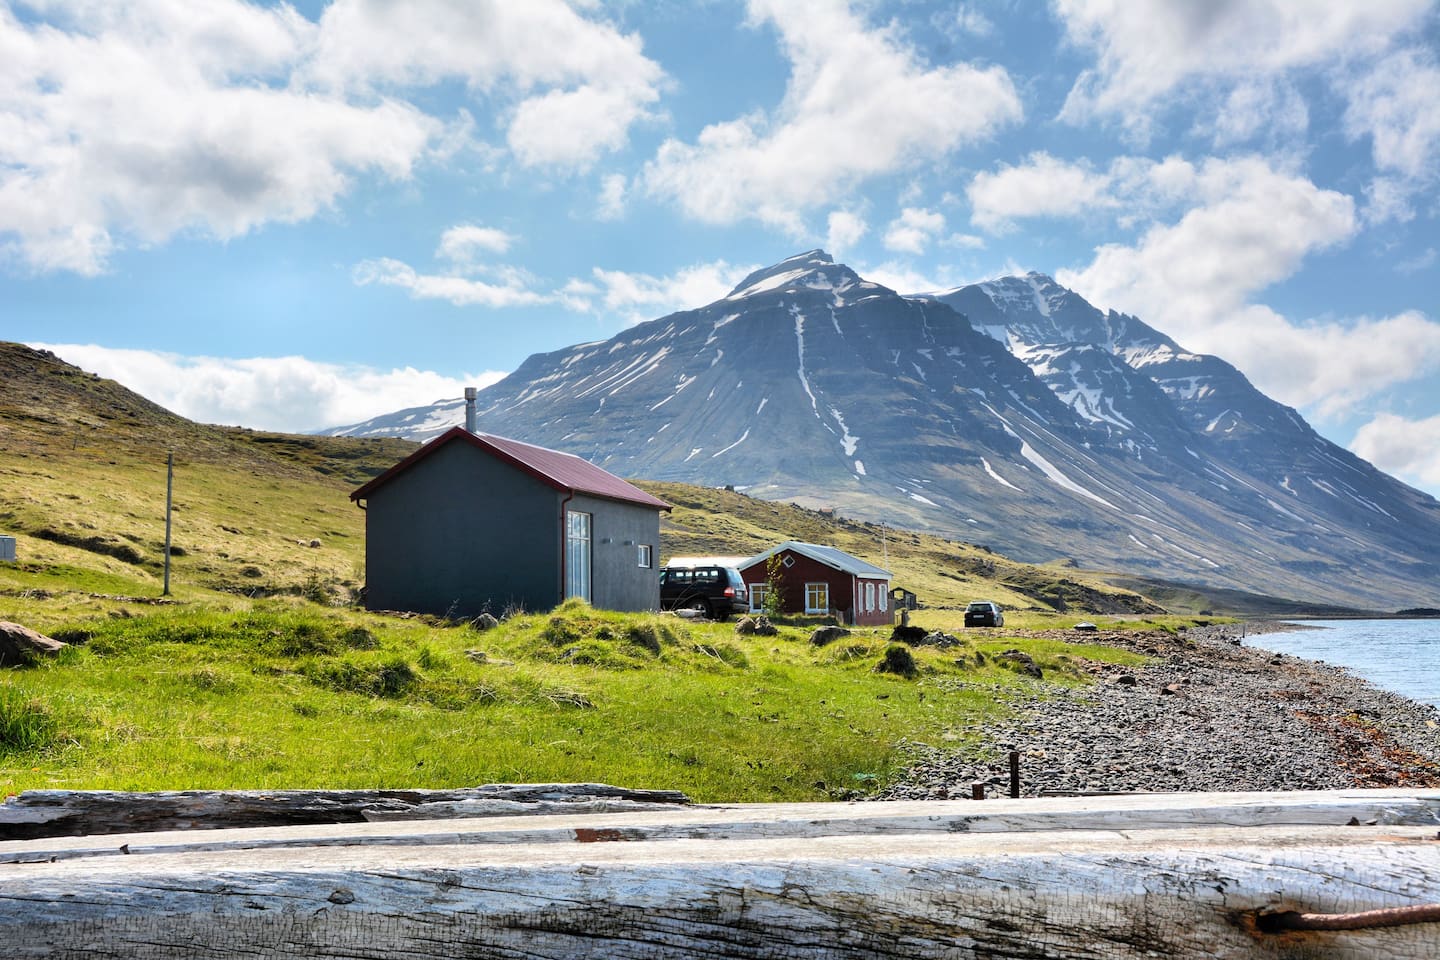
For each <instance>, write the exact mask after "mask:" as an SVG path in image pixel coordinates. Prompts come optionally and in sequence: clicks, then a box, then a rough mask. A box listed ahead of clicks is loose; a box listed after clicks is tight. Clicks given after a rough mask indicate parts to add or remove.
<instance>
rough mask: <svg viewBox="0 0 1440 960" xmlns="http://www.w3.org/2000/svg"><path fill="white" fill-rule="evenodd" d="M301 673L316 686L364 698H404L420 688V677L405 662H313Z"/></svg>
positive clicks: (396, 660) (400, 660) (306, 665)
mask: <svg viewBox="0 0 1440 960" xmlns="http://www.w3.org/2000/svg"><path fill="white" fill-rule="evenodd" d="M300 673H301V674H302V675H303V676H304V677H305V679H307V680H309V681H310V682H311V683H313V684H316V685H317V686H321V687H326V688H328V689H330V690H338V691H340V692H342V693H358V694H361V695H363V696H367V697H387V698H391V699H395V698H399V697H403V696H405V695H406V694H408V693H410V692H412V691H413V690H414V689H415V688H416V687H417V686H419V684H420V675H419V674H417V673H416V672H415V669H414V668H413V667H411V666H410V664H409V663H407V662H406V661H405V660H404V659H402V658H399V657H396V658H395V659H393V660H388V661H386V662H384V663H380V664H374V663H372V664H365V665H361V664H358V663H355V662H354V661H351V660H339V661H312V662H310V663H307V664H305V665H304V666H302V667H301V668H300Z"/></svg>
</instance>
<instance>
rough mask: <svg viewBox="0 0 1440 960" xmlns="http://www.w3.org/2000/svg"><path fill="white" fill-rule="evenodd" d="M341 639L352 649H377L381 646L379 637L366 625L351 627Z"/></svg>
mask: <svg viewBox="0 0 1440 960" xmlns="http://www.w3.org/2000/svg"><path fill="white" fill-rule="evenodd" d="M340 639H341V640H342V641H343V642H344V644H345V646H347V647H349V648H350V649H351V650H375V649H377V648H379V646H380V640H379V638H377V637H376V636H375V634H373V633H371V632H370V631H369V630H366V629H365V628H364V627H351V628H350V629H349V630H347V631H345V635H344V636H342V637H341V638H340Z"/></svg>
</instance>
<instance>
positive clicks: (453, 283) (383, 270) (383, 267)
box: [351, 257, 555, 308]
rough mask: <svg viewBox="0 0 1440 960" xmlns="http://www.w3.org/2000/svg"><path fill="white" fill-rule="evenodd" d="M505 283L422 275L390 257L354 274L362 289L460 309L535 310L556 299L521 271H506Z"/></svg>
mask: <svg viewBox="0 0 1440 960" xmlns="http://www.w3.org/2000/svg"><path fill="white" fill-rule="evenodd" d="M501 272H502V275H503V278H504V281H505V282H503V283H487V282H485V281H483V280H474V279H471V278H469V277H463V276H457V275H456V274H453V273H450V274H436V273H430V274H425V273H419V272H417V271H416V270H415V268H414V267H412V266H410V265H409V264H407V263H403V262H402V261H399V260H392V259H390V258H389V257H377V258H375V259H372V260H362V261H360V263H358V264H356V265H355V268H354V269H353V270H352V271H351V278H352V279H353V280H354V281H355V283H356V284H357V285H359V286H362V287H364V286H368V285H370V284H372V283H378V284H381V285H382V286H388V287H400V288H401V289H404V290H409V291H410V296H412V297H414V298H415V299H416V300H448V301H449V302H450V303H452V304H454V305H455V306H457V307H472V306H478V307H492V308H501V307H531V306H536V305H538V304H542V303H550V302H552V301H553V300H554V299H555V298H554V297H551V296H547V295H545V294H541V293H536V292H535V291H534V290H531V289H529V288H528V287H527V286H526V284H525V282H524V277H523V275H522V274H520V273H519V272H518V271H514V270H503V269H502V271H501Z"/></svg>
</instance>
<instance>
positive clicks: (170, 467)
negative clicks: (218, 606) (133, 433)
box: [161, 450, 175, 597]
mask: <svg viewBox="0 0 1440 960" xmlns="http://www.w3.org/2000/svg"><path fill="white" fill-rule="evenodd" d="M174 502H175V451H174V450H171V451H170V452H169V453H168V454H166V455H165V592H164V593H162V594H161V596H165V597H168V596H170V512H171V507H172V505H173V504H174Z"/></svg>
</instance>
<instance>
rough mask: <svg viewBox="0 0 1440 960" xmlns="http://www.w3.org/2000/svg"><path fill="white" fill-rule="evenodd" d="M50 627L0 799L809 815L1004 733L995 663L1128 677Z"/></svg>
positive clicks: (21, 682) (575, 618) (705, 637)
mask: <svg viewBox="0 0 1440 960" xmlns="http://www.w3.org/2000/svg"><path fill="white" fill-rule="evenodd" d="M67 622H68V625H60V626H56V627H52V628H51V631H50V632H51V635H52V636H55V637H56V638H57V639H62V640H66V641H69V642H71V643H72V644H74V646H73V647H72V648H71V649H69V650H67V651H65V652H64V654H63V655H62V656H61V657H59V658H58V659H56V660H54V661H47V662H43V663H40V664H36V665H32V666H29V667H25V668H21V669H15V670H9V671H6V673H5V674H4V676H3V677H0V789H3V791H5V792H6V793H13V792H17V791H19V790H25V789H39V788H64V789H93V788H105V789H123V790H154V789H204V788H215V789H218V788H253V789H279V788H285V787H288V788H301V787H356V788H359V787H369V788H377V787H436V788H438V787H454V786H462V785H474V784H481V783H491V782H517V781H518V782H548V781H601V782H608V783H615V784H619V785H623V786H629V787H654V788H667V789H679V790H683V791H685V792H686V793H688V794H690V795H691V796H692V797H693V798H695V799H697V800H707V801H719V800H730V801H742V800H752V801H758V800H802V799H827V798H835V797H843V796H847V795H849V794H850V792H851V791H860V792H865V791H868V790H869V789H872V788H874V787H876V786H879V785H881V784H883V783H884V782H885V780H886V778H887V777H888V776H890V775H891V774H892V773H893V771H894V769H895V764H896V763H897V762H898V761H899V758H900V754H899V752H898V751H897V747H898V746H899V745H900V744H901V743H902V742H904V741H907V740H911V741H914V740H919V741H926V742H932V743H936V744H943V743H949V744H952V745H954V746H957V747H959V746H963V745H964V744H963V737H964V735H963V734H962V733H961V732H960V731H962V730H963V729H965V728H967V727H970V726H972V725H973V724H975V723H976V722H977V721H983V720H984V719H985V718H986V717H989V716H993V715H994V714H995V713H996V712H997V711H1003V710H1005V709H1006V708H1005V705H1004V702H1005V699H1006V696H1007V692H1016V693H1019V692H1023V691H1025V690H1027V689H1028V688H1029V686H1030V684H1031V683H1032V682H1033V681H1031V680H1030V679H1029V678H1028V677H1025V676H1024V675H1022V674H1019V673H1016V672H1014V671H1013V670H1011V669H1008V668H1007V667H1006V666H1003V665H1002V662H1001V661H998V660H997V659H995V658H994V657H993V654H994V653H995V652H997V651H998V650H1000V649H1005V648H1010V647H1018V648H1020V649H1024V650H1027V651H1028V652H1030V653H1031V654H1032V655H1033V656H1034V657H1035V659H1036V661H1037V662H1039V663H1040V664H1041V666H1042V667H1043V668H1044V669H1045V671H1046V675H1047V678H1048V679H1050V680H1056V679H1060V680H1062V681H1068V682H1082V678H1084V677H1086V676H1087V675H1086V674H1085V672H1084V671H1083V669H1082V665H1083V662H1084V661H1086V660H1091V661H1104V662H1111V663H1116V662H1121V663H1129V662H1134V661H1135V660H1136V659H1137V658H1135V656H1134V655H1132V654H1127V653H1124V652H1122V651H1119V650H1116V649H1114V648H1109V647H1103V646H1080V645H1063V644H1056V643H1055V642H1053V641H1038V640H1017V639H1013V638H1005V637H1004V636H1003V635H998V636H997V635H996V632H995V631H971V634H972V635H981V637H982V638H976V637H974V636H967V637H966V638H965V642H964V643H963V645H961V646H959V647H953V648H948V649H943V650H941V649H934V648H924V647H922V648H916V649H915V650H914V651H913V656H914V658H915V661H916V667H917V673H916V674H915V675H914V676H912V677H903V676H897V675H894V674H889V673H883V672H879V671H878V670H877V669H876V668H877V666H878V665H879V664H880V663H881V662H882V661H883V660H884V657H885V651H886V648H887V647H888V646H889V643H888V639H887V637H888V631H886V630H857V631H855V632H854V633H853V634H852V635H851V636H849V637H846V638H842V639H841V640H839V641H837V642H835V643H833V644H830V645H828V646H824V647H815V646H812V645H811V644H810V642H809V640H808V637H809V632H810V628H809V626H808V625H805V626H783V627H781V628H780V633H779V634H778V635H777V636H773V637H744V636H739V635H737V634H736V632H735V630H734V626H733V625H731V624H725V623H719V624H714V623H708V622H694V621H687V620H684V619H681V618H680V617H677V616H675V615H673V614H617V613H608V612H600V611H594V610H591V609H590V608H588V607H586V606H585V605H583V604H580V603H577V602H571V603H568V604H567V605H565V606H564V607H562V608H560V609H559V610H557V611H553V612H550V613H541V614H534V615H523V616H519V617H516V618H513V619H512V620H509V621H506V622H505V623H504V624H502V625H501V626H500V627H498V628H495V629H493V630H490V631H487V632H483V633H482V632H479V631H477V630H476V629H475V628H473V627H471V626H470V625H468V624H442V623H436V622H433V621H426V620H423V619H421V618H412V619H402V618H397V617H380V616H375V615H372V614H368V613H361V612H355V611H349V610H339V609H334V608H326V607H323V606H320V605H318V604H315V603H312V602H310V601H306V600H303V599H296V598H288V599H270V600H262V601H251V600H244V599H236V600H233V601H231V602H230V603H229V604H228V605H222V606H220V607H217V606H215V605H211V604H203V605H201V604H188V603H187V604H184V605H177V606H174V607H162V608H153V607H151V608H147V609H144V610H132V609H130V608H128V607H124V606H121V607H120V608H118V609H115V610H112V611H110V612H108V613H106V614H104V615H99V616H91V617H80V618H76V619H69V620H68V621H67ZM987 653H988V654H991V655H989V656H984V654H987ZM977 655H980V656H977ZM941 680H944V681H946V682H937V681H941ZM956 680H960V681H963V683H960V684H956V683H955V682H954V681H956Z"/></svg>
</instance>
